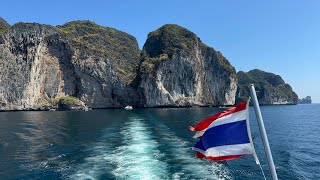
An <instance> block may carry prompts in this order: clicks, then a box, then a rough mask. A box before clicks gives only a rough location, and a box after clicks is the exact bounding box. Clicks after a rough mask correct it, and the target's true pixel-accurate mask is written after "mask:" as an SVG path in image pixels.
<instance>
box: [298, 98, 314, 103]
mask: <svg viewBox="0 0 320 180" xmlns="http://www.w3.org/2000/svg"><path fill="white" fill-rule="evenodd" d="M298 103H299V104H312V99H311V96H307V97H305V98H302V99H299V101H298Z"/></svg>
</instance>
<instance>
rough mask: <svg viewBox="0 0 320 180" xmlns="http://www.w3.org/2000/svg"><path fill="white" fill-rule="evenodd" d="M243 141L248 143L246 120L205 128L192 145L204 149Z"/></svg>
mask: <svg viewBox="0 0 320 180" xmlns="http://www.w3.org/2000/svg"><path fill="white" fill-rule="evenodd" d="M244 143H250V141H249V137H248V132H247V122H246V120H242V121H237V122H233V123H228V124H223V125H219V126H215V127H212V128H210V129H207V130H206V131H205V133H204V134H203V136H202V137H201V138H200V140H199V141H198V142H197V143H196V145H195V146H194V147H195V148H198V149H201V150H203V151H206V150H207V149H209V148H212V147H216V146H224V145H233V144H244Z"/></svg>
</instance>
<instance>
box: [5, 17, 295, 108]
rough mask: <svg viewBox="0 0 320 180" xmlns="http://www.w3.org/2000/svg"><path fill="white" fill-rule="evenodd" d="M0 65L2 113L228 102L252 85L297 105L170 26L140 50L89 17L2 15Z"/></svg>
mask: <svg viewBox="0 0 320 180" xmlns="http://www.w3.org/2000/svg"><path fill="white" fill-rule="evenodd" d="M0 68H1V71H0V110H38V109H40V110H48V109H50V108H58V109H63V108H64V107H67V109H77V108H79V109H83V108H86V106H88V107H92V108H122V107H125V106H126V105H131V106H134V107H192V106H219V105H233V104H234V103H235V102H236V101H240V100H246V98H247V97H248V96H249V93H248V88H247V85H248V84H252V83H254V84H255V85H256V88H257V90H258V91H259V93H258V97H259V100H260V102H261V103H262V104H297V102H298V97H297V95H296V94H295V92H294V91H293V90H292V88H291V86H290V85H288V84H286V83H285V82H284V81H283V80H282V78H281V77H280V76H278V75H274V74H272V73H267V72H264V71H261V70H257V69H255V70H252V71H249V72H248V73H244V72H242V71H240V72H238V73H236V70H235V68H234V67H233V66H232V65H231V64H230V62H229V61H228V60H227V59H226V58H225V57H224V56H223V55H222V53H221V52H219V51H217V50H215V49H214V48H212V47H209V46H207V45H206V44H204V43H203V42H202V41H201V40H200V38H199V37H198V36H197V35H196V34H194V33H193V32H191V31H189V30H188V29H186V28H183V27H181V26H179V25H175V24H166V25H164V26H162V27H160V28H159V29H156V30H155V31H153V32H150V33H149V34H148V38H147V40H146V42H145V44H144V46H143V49H142V50H140V49H139V46H138V43H137V41H136V38H135V37H133V36H132V35H129V34H127V33H125V32H122V31H119V30H116V29H114V28H109V27H104V26H100V25H98V24H96V23H94V22H91V21H86V20H85V21H72V22H68V23H66V24H64V25H59V26H50V25H44V24H38V23H16V24H14V25H12V26H11V25H9V24H8V23H7V22H6V21H5V20H4V19H2V18H0ZM73 103H74V105H73Z"/></svg>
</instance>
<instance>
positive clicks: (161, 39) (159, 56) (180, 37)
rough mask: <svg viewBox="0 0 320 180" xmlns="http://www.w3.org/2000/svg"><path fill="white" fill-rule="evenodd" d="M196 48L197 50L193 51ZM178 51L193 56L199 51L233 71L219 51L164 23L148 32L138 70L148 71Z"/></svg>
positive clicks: (185, 31)
mask: <svg viewBox="0 0 320 180" xmlns="http://www.w3.org/2000/svg"><path fill="white" fill-rule="evenodd" d="M196 49H197V50H198V52H195V51H196ZM179 53H184V54H189V55H190V54H193V56H195V54H197V53H201V54H202V56H204V57H205V58H206V59H209V60H213V61H215V62H216V64H218V65H219V66H220V65H221V67H222V68H223V69H225V70H226V71H228V72H230V73H232V72H235V69H234V67H233V66H232V65H231V64H230V62H229V61H228V60H227V59H226V58H225V57H224V56H223V55H222V54H221V53H220V52H219V51H216V50H214V49H213V48H212V47H209V46H207V45H205V44H204V43H202V41H201V40H200V38H198V37H197V35H196V34H194V33H193V32H191V31H190V30H188V29H186V28H184V27H181V26H179V25H176V24H166V25H164V26H162V27H160V28H159V29H157V30H155V31H153V32H151V33H149V34H148V38H147V41H146V43H145V44H144V46H143V50H142V53H141V59H142V63H141V68H140V70H141V72H142V73H144V72H146V73H149V72H151V71H152V70H153V68H154V67H156V66H157V64H158V63H159V62H163V61H164V60H168V59H171V58H172V56H173V55H175V54H176V55H177V54H179ZM192 58H196V57H192Z"/></svg>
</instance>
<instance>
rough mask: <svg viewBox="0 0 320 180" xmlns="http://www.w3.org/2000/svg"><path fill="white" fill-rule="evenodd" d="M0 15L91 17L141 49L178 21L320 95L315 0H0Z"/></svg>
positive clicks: (241, 59) (230, 53)
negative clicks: (124, 34)
mask: <svg viewBox="0 0 320 180" xmlns="http://www.w3.org/2000/svg"><path fill="white" fill-rule="evenodd" d="M0 17H2V18H4V19H5V20H7V21H8V22H9V23H10V24H14V23H16V22H20V21H22V22H38V23H43V24H50V25H59V24H64V23H65V22H68V21H72V20H84V19H87V20H92V21H95V22H96V23H97V24H100V25H103V26H109V27H114V28H116V29H119V30H122V31H125V32H127V33H129V34H131V35H133V36H135V37H136V38H137V40H138V42H139V46H140V48H141V47H142V46H143V44H144V42H145V40H146V38H147V35H148V33H149V32H151V31H153V30H155V29H157V28H158V27H160V26H162V25H164V24H168V23H172V24H179V25H181V26H183V27H186V28H188V29H190V30H191V31H193V32H194V33H196V34H197V35H198V36H199V37H200V38H201V40H202V41H203V42H204V43H206V44H207V45H209V46H211V47H214V48H215V49H216V50H219V51H221V52H222V53H223V55H224V56H225V57H227V59H228V60H229V61H230V62H231V63H232V65H233V66H235V68H236V69H237V71H239V70H243V71H248V70H251V69H254V68H259V69H262V70H265V71H269V72H273V73H276V74H279V75H281V76H282V78H283V79H284V80H285V81H286V82H288V83H289V84H290V85H291V86H292V87H293V89H294V91H296V92H297V94H298V95H299V97H304V96H307V95H310V96H312V98H313V101H314V102H320V61H319V60H320V1H318V0H308V1H303V0H300V1H297V0H281V1H277V0H269V1H262V0H255V1H253V0H251V1H248V0H239V1H231V0H220V1H215V0H208V1H204V0H202V1H194V0H193V1H191V0H190V1H188V0H184V1H182V0H181V1H180V0H179V1H178V0H161V1H157V2H156V1H150V0H149V1H147V0H143V1H139V0H136V1H133V0H127V1H124V0H118V1H97V0H90V1H81V0H77V1H76V0H68V1H67V0H55V1H48V2H45V1H40V0H28V1H25V0H20V1H19V0H14V1H6V2H1V11H0Z"/></svg>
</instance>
